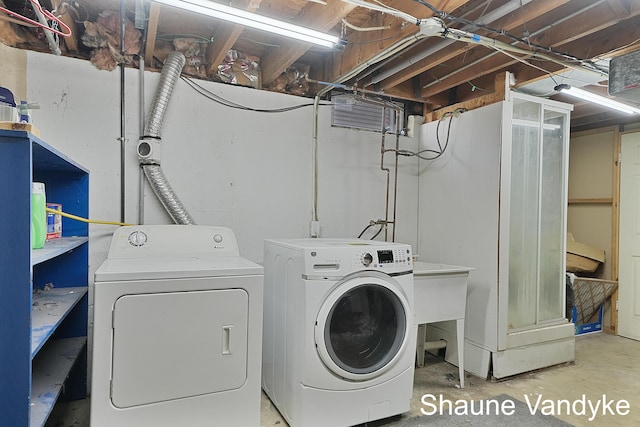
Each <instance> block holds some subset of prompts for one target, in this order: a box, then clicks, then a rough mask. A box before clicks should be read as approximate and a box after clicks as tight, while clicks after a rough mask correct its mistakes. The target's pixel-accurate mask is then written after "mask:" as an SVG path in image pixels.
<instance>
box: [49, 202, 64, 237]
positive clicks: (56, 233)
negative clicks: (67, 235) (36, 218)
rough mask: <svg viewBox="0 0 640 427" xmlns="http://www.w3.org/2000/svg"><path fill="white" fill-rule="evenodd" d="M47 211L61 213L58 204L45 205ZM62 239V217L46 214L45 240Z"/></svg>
mask: <svg viewBox="0 0 640 427" xmlns="http://www.w3.org/2000/svg"><path fill="white" fill-rule="evenodd" d="M47 207H48V208H49V209H55V210H57V211H60V212H62V205H61V204H60V203H47ZM59 237H62V215H59V214H54V213H51V212H47V240H51V239H57V238H59Z"/></svg>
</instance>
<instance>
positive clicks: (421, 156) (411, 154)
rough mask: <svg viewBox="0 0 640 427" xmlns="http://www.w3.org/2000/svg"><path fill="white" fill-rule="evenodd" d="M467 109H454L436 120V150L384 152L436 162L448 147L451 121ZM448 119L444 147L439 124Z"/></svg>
mask: <svg viewBox="0 0 640 427" xmlns="http://www.w3.org/2000/svg"><path fill="white" fill-rule="evenodd" d="M466 111H467V109H466V108H456V109H455V110H453V111H449V112H446V113H444V114H443V115H442V117H440V120H438V124H437V125H436V143H437V144H438V149H437V150H433V149H431V148H426V149H424V150H420V151H418V152H414V151H410V150H395V149H388V150H385V152H387V151H394V152H396V153H397V154H398V155H399V156H406V157H414V156H415V157H417V158H419V159H422V160H429V161H430V160H436V159H437V158H439V157H441V156H442V155H443V154H444V152H445V151H446V150H447V147H449V137H450V136H451V124H452V123H453V119H454V118H456V117H458V116H459V115H460V114H462V113H464V112H466ZM447 117H450V119H449V124H448V126H447V137H446V139H445V141H444V145H443V144H442V141H441V140H440V124H441V123H442V122H443V121H444V120H445V119H446V118H447ZM424 153H433V154H434V155H433V156H428V157H427V156H425V155H424Z"/></svg>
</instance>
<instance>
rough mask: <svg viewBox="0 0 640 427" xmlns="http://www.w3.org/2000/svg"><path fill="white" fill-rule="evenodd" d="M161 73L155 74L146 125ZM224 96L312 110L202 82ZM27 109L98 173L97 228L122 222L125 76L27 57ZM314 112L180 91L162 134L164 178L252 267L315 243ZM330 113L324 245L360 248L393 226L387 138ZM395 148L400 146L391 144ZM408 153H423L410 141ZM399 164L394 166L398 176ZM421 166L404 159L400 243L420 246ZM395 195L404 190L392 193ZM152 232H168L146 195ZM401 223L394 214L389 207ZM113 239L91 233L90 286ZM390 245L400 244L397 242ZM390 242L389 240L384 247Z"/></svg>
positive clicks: (132, 206) (323, 126) (130, 73)
mask: <svg viewBox="0 0 640 427" xmlns="http://www.w3.org/2000/svg"><path fill="white" fill-rule="evenodd" d="M158 78H159V74H158V73H150V72H146V73H145V74H144V80H145V81H144V87H145V90H144V97H145V103H146V108H145V113H146V112H147V110H148V105H149V103H150V102H151V99H152V97H153V94H154V92H155V89H156V83H157V81H158ZM140 80H141V79H140V72H139V71H138V70H134V69H128V70H126V77H125V81H126V84H125V91H126V138H127V140H126V150H125V156H126V168H125V180H126V194H125V197H126V199H125V200H126V203H125V206H126V218H125V219H126V221H127V222H137V220H138V193H139V191H138V189H139V167H138V159H137V155H136V145H137V142H138V137H139V134H140V120H139V111H140V107H139V92H140ZM200 83H202V84H203V85H204V86H205V87H206V88H207V89H208V90H210V91H212V92H214V93H215V94H216V95H218V96H221V97H223V98H226V99H228V100H231V101H233V102H236V103H239V104H243V105H245V106H248V107H252V108H262V109H269V108H280V107H286V106H292V105H297V104H305V103H311V102H312V101H313V100H311V99H308V98H300V97H295V96H289V95H283V94H276V93H271V92H266V91H258V90H255V89H249V88H242V87H235V86H230V85H224V84H217V83H211V82H200ZM27 97H28V100H29V101H32V102H38V103H39V104H40V105H41V109H40V110H35V111H33V113H32V117H33V122H34V124H35V125H36V126H37V127H38V128H39V129H40V131H41V133H42V138H43V139H44V140H46V141H47V142H48V143H49V144H51V145H53V146H54V147H56V148H58V149H59V150H61V151H62V152H64V153H65V154H67V155H68V156H70V157H72V158H73V159H75V160H76V161H78V162H79V163H80V164H82V165H84V166H85V167H87V168H88V169H89V170H90V172H91V175H90V197H89V199H90V216H91V217H92V218H94V219H102V220H110V221H119V219H120V142H119V140H118V138H119V136H120V72H119V70H116V71H114V72H107V71H99V70H97V69H96V68H94V67H93V65H91V64H90V63H89V62H88V61H81V60H76V59H71V58H64V57H56V56H54V55H51V54H42V53H36V52H28V55H27ZM312 119H313V110H312V108H311V107H306V108H303V109H299V110H295V111H292V112H287V113H281V114H266V113H256V112H248V111H242V110H236V109H231V108H229V107H224V106H221V105H219V104H216V103H214V102H212V101H210V100H208V99H206V98H204V97H202V96H201V95H199V94H197V93H196V92H195V91H194V90H193V89H191V88H189V87H188V86H187V84H186V83H185V82H183V81H181V80H179V81H178V83H177V85H176V87H175V90H174V92H173V96H172V98H171V105H170V107H169V109H168V112H167V115H166V121H165V123H164V125H163V128H162V132H161V134H162V140H163V143H162V145H163V162H162V167H163V170H164V172H165V174H166V176H167V177H168V179H169V181H170V182H171V184H172V186H173V188H174V189H175V191H176V193H177V194H178V195H179V197H180V199H181V200H182V202H183V203H184V205H185V206H186V207H187V208H188V210H189V211H190V213H191V215H192V216H193V217H194V220H195V221H196V223H198V224H211V225H222V226H228V227H231V228H232V229H233V230H234V231H235V233H236V235H237V238H238V242H239V245H240V252H241V254H242V255H243V256H245V257H247V258H249V259H251V260H253V261H256V262H261V261H262V256H263V255H262V251H263V249H262V248H263V240H264V239H265V238H277V237H307V236H308V233H309V224H310V221H311V219H312V200H313V191H312V129H313V120H312ZM330 121H331V108H330V107H321V109H320V121H319V133H318V145H319V150H318V151H319V171H318V173H319V205H318V214H319V220H320V223H321V237H356V236H357V235H358V234H359V233H360V231H361V230H362V229H363V228H364V227H365V226H366V225H367V223H368V221H369V220H370V219H378V218H384V216H385V213H384V207H385V182H386V175H385V173H384V172H382V171H381V170H380V141H381V135H380V134H379V133H374V132H365V131H356V130H346V129H339V128H332V127H331V125H330ZM386 144H387V147H389V146H392V145H395V138H390V137H387V142H386ZM400 144H401V148H406V149H412V148H414V147H416V146H417V141H415V140H413V139H410V138H406V137H402V138H401V141H400ZM393 160H394V159H393V156H392V155H391V154H387V156H386V160H385V162H386V164H387V165H389V166H390V167H391V168H392V170H393ZM417 174H418V170H417V161H415V158H414V159H412V158H406V157H402V158H400V168H399V191H398V204H397V212H398V220H397V223H398V226H397V233H396V241H399V242H404V243H410V244H412V245H413V247H414V248H415V246H416V239H417V238H416V224H417V210H418V208H417V206H418V204H417V194H418V191H417V185H418V178H417ZM391 184H392V188H393V180H392V182H391ZM144 200H145V203H144V220H145V223H146V224H169V223H171V219H170V218H169V216H168V215H167V214H166V213H165V212H164V210H163V208H162V206H161V205H160V203H159V202H158V201H157V200H156V198H155V195H154V194H153V192H152V191H151V190H150V188H149V187H148V186H146V191H145V196H144ZM390 215H391V206H390ZM113 230H114V227H113V226H108V225H91V226H90V276H91V277H93V272H94V271H95V270H96V269H97V267H99V265H100V264H101V263H102V261H103V260H104V258H105V257H106V254H107V251H108V245H109V242H110V238H111V234H112V233H113ZM389 237H390V235H389ZM379 238H380V237H379Z"/></svg>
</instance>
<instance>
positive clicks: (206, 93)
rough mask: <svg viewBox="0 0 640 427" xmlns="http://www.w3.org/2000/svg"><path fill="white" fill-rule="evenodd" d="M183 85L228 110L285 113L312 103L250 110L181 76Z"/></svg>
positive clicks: (250, 108) (325, 104)
mask: <svg viewBox="0 0 640 427" xmlns="http://www.w3.org/2000/svg"><path fill="white" fill-rule="evenodd" d="M180 78H181V79H182V80H183V81H184V82H185V83H187V85H188V86H189V87H191V88H192V89H193V90H195V91H196V92H198V93H199V94H200V95H202V96H204V97H205V98H207V99H209V100H211V101H214V102H216V103H218V104H220V105H223V106H225V107H229V108H235V109H238V110H244V111H253V112H256V113H287V112H289V111H294V110H298V109H300V108H306V107H313V105H314V103H313V102H311V103H308V104H298V105H293V106H290V107H283V108H273V109H262V108H252V107H247V106H245V105H241V104H238V103H235V102H233V101H229V100H227V99H224V98H222V97H221V96H218V95H216V94H215V93H213V92H211V91H210V90H208V89H205V88H204V87H203V86H201V85H199V84H198V83H196V82H195V81H193V80H192V79H190V78H188V77H184V76H181V77H180ZM320 105H321V106H328V105H333V104H332V103H324V104H320Z"/></svg>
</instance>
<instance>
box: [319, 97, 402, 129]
mask: <svg viewBox="0 0 640 427" xmlns="http://www.w3.org/2000/svg"><path fill="white" fill-rule="evenodd" d="M331 101H332V103H333V117H332V122H331V124H332V125H333V126H336V127H345V128H352V129H362V130H369V131H374V132H382V129H383V123H384V127H385V128H386V131H387V132H389V133H394V134H395V133H397V132H398V128H399V126H400V125H401V124H402V123H403V114H404V111H403V110H404V108H403V106H402V104H397V103H393V102H390V101H385V100H378V99H370V98H363V97H360V96H356V95H334V96H332V97H331Z"/></svg>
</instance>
